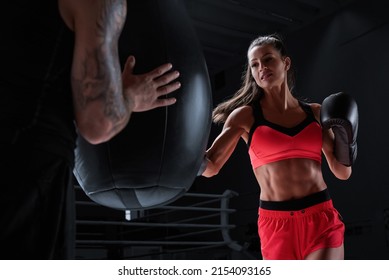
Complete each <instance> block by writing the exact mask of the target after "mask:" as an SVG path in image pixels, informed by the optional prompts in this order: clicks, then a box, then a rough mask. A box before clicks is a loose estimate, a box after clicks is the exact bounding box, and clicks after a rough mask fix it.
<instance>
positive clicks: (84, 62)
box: [59, 0, 180, 144]
mask: <svg viewBox="0 0 389 280" xmlns="http://www.w3.org/2000/svg"><path fill="white" fill-rule="evenodd" d="M59 9H60V12H61V15H62V17H63V19H64V21H65V22H66V24H67V25H68V26H69V28H70V29H72V30H73V31H74V33H75V46H74V56H73V65H72V74H71V82H72V89H73V102H74V111H75V121H76V124H77V128H78V131H79V133H80V134H81V135H82V136H83V137H84V138H85V139H86V140H87V141H89V142H91V143H94V144H97V143H102V142H105V141H107V140H109V139H111V138H112V137H113V136H115V135H116V134H117V133H119V132H120V131H121V130H122V129H123V128H124V127H125V126H126V125H127V123H128V121H129V119H130V115H131V112H132V111H133V110H134V109H137V108H142V110H143V111H146V110H150V109H153V108H156V107H160V106H166V105H171V104H173V103H174V102H175V100H174V99H167V101H164V103H158V102H157V101H159V99H158V97H159V96H161V95H163V94H167V93H170V92H172V91H174V90H176V89H177V88H179V86H180V85H179V83H177V82H176V83H173V84H170V85H167V84H168V83H170V82H171V81H173V80H174V79H175V78H177V77H178V72H169V73H167V72H168V71H170V69H171V65H168V64H166V65H162V66H160V67H158V68H157V69H155V70H153V71H151V72H150V73H146V74H143V75H133V74H132V69H133V67H134V65H135V60H134V59H132V58H131V59H129V61H127V63H126V66H125V71H124V73H123V75H124V76H123V77H122V73H121V68H120V63H119V55H118V40H119V37H120V34H121V31H122V29H123V26H124V23H125V19H126V12H127V11H126V1H125V0H59Z"/></svg>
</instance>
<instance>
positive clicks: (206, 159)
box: [197, 155, 208, 176]
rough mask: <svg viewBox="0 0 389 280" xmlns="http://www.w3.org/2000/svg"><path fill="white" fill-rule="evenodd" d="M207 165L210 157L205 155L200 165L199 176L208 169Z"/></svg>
mask: <svg viewBox="0 0 389 280" xmlns="http://www.w3.org/2000/svg"><path fill="white" fill-rule="evenodd" d="M207 165H208V158H207V156H206V155H204V157H203V161H202V162H201V165H200V169H199V171H198V172H197V176H201V175H202V174H203V173H204V171H205V169H207Z"/></svg>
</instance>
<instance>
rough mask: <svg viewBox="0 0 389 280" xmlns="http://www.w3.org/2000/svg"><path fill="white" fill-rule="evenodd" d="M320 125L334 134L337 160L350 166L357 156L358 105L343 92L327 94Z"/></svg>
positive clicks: (322, 107) (321, 112) (322, 106)
mask: <svg viewBox="0 0 389 280" xmlns="http://www.w3.org/2000/svg"><path fill="white" fill-rule="evenodd" d="M320 121H321V125H322V127H323V128H325V129H329V128H331V129H332V131H333V132H334V134H335V143H334V154H335V158H336V160H337V161H338V162H340V163H341V164H343V165H345V166H351V165H352V164H353V163H354V162H355V159H356V158H357V133H358V106H357V103H356V101H355V100H354V99H353V98H352V97H351V96H350V95H349V94H346V93H344V92H338V93H334V94H331V95H329V96H328V97H327V98H325V99H324V100H323V103H322V105H321V111H320Z"/></svg>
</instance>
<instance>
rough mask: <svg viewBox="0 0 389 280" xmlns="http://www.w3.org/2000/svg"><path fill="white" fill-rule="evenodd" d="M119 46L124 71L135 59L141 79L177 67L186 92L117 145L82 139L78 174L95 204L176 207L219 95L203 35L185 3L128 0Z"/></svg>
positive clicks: (137, 116) (146, 116) (137, 119)
mask: <svg viewBox="0 0 389 280" xmlns="http://www.w3.org/2000/svg"><path fill="white" fill-rule="evenodd" d="M127 4H128V13H127V20H126V24H125V26H124V29H123V32H122V35H121V37H120V40H119V54H120V60H121V65H122V67H124V63H125V61H126V59H127V57H128V56H129V55H134V56H135V58H136V61H137V63H136V65H135V69H134V73H135V74H140V73H146V72H149V71H151V70H152V69H154V68H155V67H157V66H159V65H161V64H164V63H167V62H171V63H172V64H173V68H174V69H176V70H178V71H179V72H180V77H179V81H180V82H181V88H180V89H179V90H177V91H176V92H173V93H171V94H170V95H169V96H175V97H176V98H177V102H176V103H175V104H174V105H172V106H168V107H162V108H157V109H154V110H151V111H147V112H142V113H133V114H132V115H131V119H130V122H129V124H128V125H127V127H126V128H125V129H124V130H123V131H122V132H120V133H119V134H118V135H116V136H115V137H114V138H112V139H111V140H110V141H108V142H106V143H103V144H98V145H92V144H89V143H88V142H87V141H86V140H85V139H83V138H82V137H81V136H80V135H79V136H78V140H77V147H76V151H75V154H76V161H75V168H74V175H75V177H76V179H77V181H78V183H79V185H80V186H81V188H82V189H83V190H84V191H85V193H86V194H87V195H88V196H89V197H90V198H91V199H92V200H93V201H95V202H97V203H99V204H101V205H104V206H107V207H111V208H115V209H127V210H139V209H147V208H153V207H157V206H161V205H165V204H168V203H170V202H172V201H174V200H176V199H178V198H179V197H181V196H182V195H183V194H185V192H187V191H188V189H189V188H190V187H191V185H192V184H193V182H194V180H195V178H196V175H197V171H198V170H199V168H200V166H201V163H202V160H203V157H204V153H205V150H206V147H207V144H208V138H209V133H210V129H211V123H212V120H211V114H212V92H211V87H210V82H209V76H208V71H207V67H206V63H205V59H204V57H203V54H202V49H201V46H200V43H199V41H198V39H197V37H196V34H195V30H194V28H193V27H192V25H191V21H190V18H189V17H188V15H187V12H186V10H185V7H184V6H183V4H182V1H180V0H142V1H131V0H129V1H127Z"/></svg>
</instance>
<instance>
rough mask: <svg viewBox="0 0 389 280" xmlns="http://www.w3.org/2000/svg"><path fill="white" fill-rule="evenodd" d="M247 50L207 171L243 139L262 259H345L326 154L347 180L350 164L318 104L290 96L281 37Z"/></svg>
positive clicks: (219, 119) (218, 119) (218, 116)
mask: <svg viewBox="0 0 389 280" xmlns="http://www.w3.org/2000/svg"><path fill="white" fill-rule="evenodd" d="M247 55H248V63H247V70H246V73H245V75H244V80H243V85H242V87H241V88H240V90H238V91H237V93H236V94H235V95H234V96H233V97H232V98H231V99H230V100H227V101H225V102H223V103H221V104H219V105H218V106H217V107H216V108H215V109H214V112H213V120H214V122H215V123H224V126H223V130H222V132H221V133H220V135H219V136H218V137H217V138H216V139H215V141H214V142H213V144H212V146H211V147H210V148H209V149H208V150H207V152H206V159H207V161H208V162H207V165H206V168H205V170H204V172H202V175H203V176H205V177H211V176H214V175H216V174H217V173H218V172H219V170H220V169H221V168H222V166H223V165H224V164H225V163H226V161H227V160H228V158H229V157H230V156H231V154H232V153H233V151H234V149H235V147H236V145H237V143H238V141H239V139H240V138H242V139H243V140H244V141H245V142H246V143H247V145H248V148H249V155H250V159H251V164H252V167H253V171H254V174H255V177H256V179H257V181H258V184H259V186H260V207H259V218H258V233H259V237H260V240H261V251H262V256H263V258H264V259H343V258H344V248H343V239H344V229H345V226H344V224H343V222H342V221H341V219H340V215H339V214H338V212H337V210H336V209H335V208H334V207H333V205H332V200H331V198H330V196H329V193H328V190H327V186H326V183H325V182H324V179H323V176H322V171H321V159H322V155H321V152H323V153H324V155H325V157H326V160H327V162H328V164H329V167H330V169H331V171H332V172H333V173H334V175H335V176H336V177H337V178H339V179H342V180H346V179H348V178H349V177H350V175H351V165H350V166H346V165H344V163H343V164H342V163H340V162H338V160H337V157H336V155H337V154H338V153H337V152H336V151H334V141H335V140H334V139H335V136H336V135H334V131H333V130H332V129H331V128H322V126H321V125H320V110H321V105H320V104H308V103H305V102H302V101H300V100H298V99H296V98H295V97H294V96H293V95H292V93H291V88H292V77H291V76H292V75H291V74H290V73H289V72H290V67H291V59H290V57H288V56H287V53H286V50H285V47H284V44H283V42H282V40H281V38H279V37H278V36H277V35H269V36H261V37H258V38H257V39H255V40H254V41H253V42H252V43H251V45H250V47H249V49H248V54H247ZM326 121H327V120H326ZM355 134H356V132H355ZM346 144H347V143H346ZM355 145H356V144H355ZM349 146H352V145H351V144H349ZM339 147H340V145H339ZM351 149H352V148H350V151H351ZM355 149H356V147H355ZM348 152H349V151H346V152H345V153H346V154H347V155H348ZM355 155H356V153H355Z"/></svg>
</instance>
